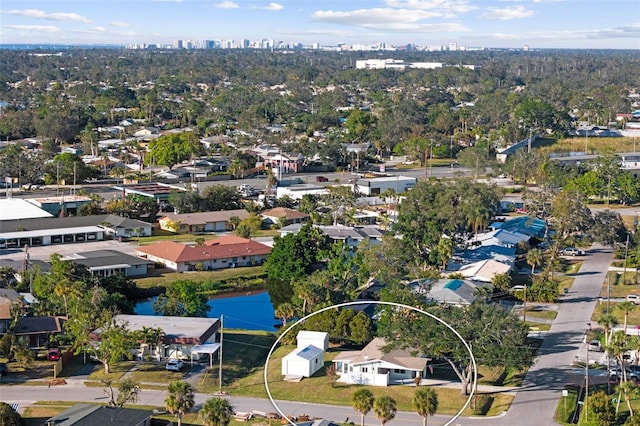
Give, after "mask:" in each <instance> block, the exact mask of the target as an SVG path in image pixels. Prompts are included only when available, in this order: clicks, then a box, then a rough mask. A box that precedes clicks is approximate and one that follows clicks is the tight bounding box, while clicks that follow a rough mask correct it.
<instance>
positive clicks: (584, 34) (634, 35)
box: [479, 24, 640, 42]
mask: <svg viewBox="0 0 640 426" xmlns="http://www.w3.org/2000/svg"><path fill="white" fill-rule="evenodd" d="M479 37H480V38H484V39H492V38H493V39H497V40H561V41H563V42H565V41H585V40H611V39H628V38H631V39H639V38H640V24H633V25H626V26H622V27H616V28H605V29H598V30H580V31H572V30H559V31H544V32H542V31H540V32H527V33H508V34H507V33H492V34H481V35H479Z"/></svg>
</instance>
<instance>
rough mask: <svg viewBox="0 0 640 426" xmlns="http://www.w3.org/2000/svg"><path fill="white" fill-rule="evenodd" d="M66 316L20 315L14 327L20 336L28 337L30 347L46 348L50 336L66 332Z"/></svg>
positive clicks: (17, 335)
mask: <svg viewBox="0 0 640 426" xmlns="http://www.w3.org/2000/svg"><path fill="white" fill-rule="evenodd" d="M66 320H67V318H66V317H59V316H45V317H20V318H19V319H18V322H17V323H16V326H15V327H14V329H13V332H14V335H15V336H16V337H18V338H20V337H23V338H26V339H27V341H28V342H29V348H31V349H35V348H45V347H47V344H48V343H49V336H51V335H54V334H62V333H64V322H65V321H66Z"/></svg>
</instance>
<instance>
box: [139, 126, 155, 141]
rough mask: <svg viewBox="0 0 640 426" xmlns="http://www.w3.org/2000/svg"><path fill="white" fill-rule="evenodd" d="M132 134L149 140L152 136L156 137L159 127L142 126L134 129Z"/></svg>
mask: <svg viewBox="0 0 640 426" xmlns="http://www.w3.org/2000/svg"><path fill="white" fill-rule="evenodd" d="M133 136H135V137H136V138H141V139H144V140H150V139H153V138H154V137H155V138H157V137H158V136H160V129H158V128H157V127H143V128H142V129H140V130H138V131H136V132H135V133H134V134H133Z"/></svg>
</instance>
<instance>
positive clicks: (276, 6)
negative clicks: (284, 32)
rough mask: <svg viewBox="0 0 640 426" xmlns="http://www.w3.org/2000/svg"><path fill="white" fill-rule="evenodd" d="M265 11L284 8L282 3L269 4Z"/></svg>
mask: <svg viewBox="0 0 640 426" xmlns="http://www.w3.org/2000/svg"><path fill="white" fill-rule="evenodd" d="M263 9H265V10H282V9H284V6H283V5H281V4H280V3H269V4H268V5H267V6H265V7H263Z"/></svg>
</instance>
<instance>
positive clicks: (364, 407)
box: [351, 388, 373, 426]
mask: <svg viewBox="0 0 640 426" xmlns="http://www.w3.org/2000/svg"><path fill="white" fill-rule="evenodd" d="M351 406H352V407H353V409H354V410H356V411H357V412H358V413H360V425H361V426H364V417H365V416H366V415H367V414H369V411H371V408H373V394H372V393H371V391H370V390H369V389H365V388H360V389H358V390H357V391H355V392H354V393H353V395H351Z"/></svg>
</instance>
